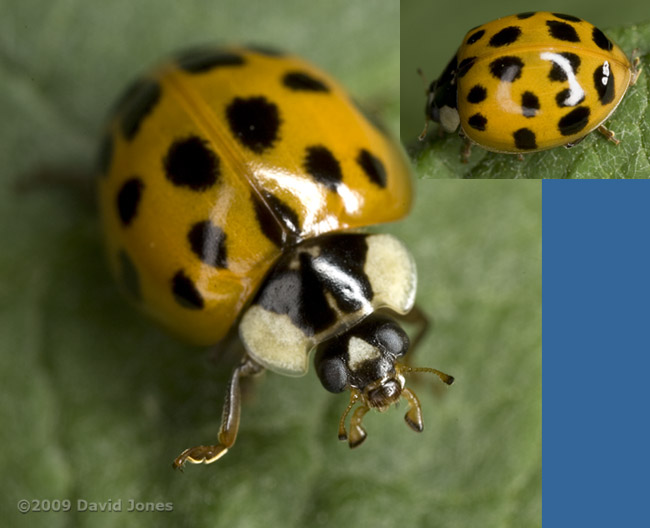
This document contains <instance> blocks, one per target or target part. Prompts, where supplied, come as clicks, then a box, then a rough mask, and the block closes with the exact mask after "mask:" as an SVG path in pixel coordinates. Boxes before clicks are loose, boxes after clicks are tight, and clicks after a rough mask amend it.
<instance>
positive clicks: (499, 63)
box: [490, 56, 524, 82]
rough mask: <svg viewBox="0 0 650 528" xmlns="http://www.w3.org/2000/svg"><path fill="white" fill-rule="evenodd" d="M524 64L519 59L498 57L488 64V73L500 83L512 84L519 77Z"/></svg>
mask: <svg viewBox="0 0 650 528" xmlns="http://www.w3.org/2000/svg"><path fill="white" fill-rule="evenodd" d="M523 67H524V62H523V61H522V60H521V59H520V58H519V57H514V56H505V57H499V58H498V59H495V60H493V61H492V62H491V63H490V73H491V74H492V75H493V76H494V77H496V78H497V79H499V80H501V81H506V82H514V81H516V80H517V79H519V77H521V70H522V68H523Z"/></svg>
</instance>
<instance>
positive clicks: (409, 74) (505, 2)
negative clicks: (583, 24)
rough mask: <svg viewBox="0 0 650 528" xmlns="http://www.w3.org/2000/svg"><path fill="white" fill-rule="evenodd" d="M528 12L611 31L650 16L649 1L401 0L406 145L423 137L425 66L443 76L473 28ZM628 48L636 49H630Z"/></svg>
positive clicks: (428, 74)
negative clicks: (551, 13) (575, 19)
mask: <svg viewBox="0 0 650 528" xmlns="http://www.w3.org/2000/svg"><path fill="white" fill-rule="evenodd" d="M525 11H555V12H559V13H566V14H570V15H574V16H578V17H580V18H584V19H585V20H588V21H589V22H591V23H592V24H594V25H596V26H598V27H600V28H601V29H604V30H606V29H607V28H611V27H613V26H619V25H630V24H640V23H643V22H649V21H650V4H648V2H647V1H645V0H620V1H616V2H612V1H611V0H562V1H561V2H558V1H554V2H549V1H540V2H535V3H530V2H516V1H514V0H494V1H492V2H477V1H473V2H460V3H459V2H436V1H431V0H402V1H401V21H400V24H401V47H400V54H401V74H400V79H401V83H400V84H401V90H400V99H401V109H402V110H401V132H400V134H401V138H402V142H403V143H404V144H405V145H411V144H413V142H414V141H417V136H418V135H419V134H420V132H421V131H422V128H423V126H424V105H425V102H426V97H425V95H424V90H425V86H424V84H423V83H422V80H421V79H420V76H419V75H418V74H417V69H418V68H422V70H423V71H424V73H425V75H426V78H427V82H428V83H430V82H431V81H433V80H434V79H436V78H437V77H438V75H439V74H440V73H441V72H442V70H443V69H444V67H445V66H446V65H447V63H448V62H449V60H450V59H451V57H452V56H453V55H454V53H456V50H457V49H458V46H459V45H460V42H461V41H462V39H463V37H464V36H465V34H466V33H467V31H469V30H470V29H471V28H473V27H475V26H478V25H480V24H483V23H485V22H488V21H490V20H494V19H495V18H499V17H501V16H506V15H512V14H515V13H522V12H525ZM626 51H627V52H628V53H629V52H631V51H632V50H626Z"/></svg>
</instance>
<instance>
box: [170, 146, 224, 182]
mask: <svg viewBox="0 0 650 528" xmlns="http://www.w3.org/2000/svg"><path fill="white" fill-rule="evenodd" d="M163 168H164V170H165V176H166V177H167V180H168V181H170V182H171V183H173V184H174V185H175V186H177V187H187V188H189V189H191V190H193V191H205V190H207V189H209V188H210V187H212V186H213V185H214V184H215V183H217V180H218V178H219V175H220V173H221V170H220V160H219V157H218V156H217V154H216V153H215V152H214V151H213V150H212V149H211V148H210V144H209V143H208V142H207V141H205V140H204V139H201V138H200V137H198V136H189V137H186V138H183V139H177V140H176V141H174V142H173V143H172V144H171V146H170V147H169V149H168V150H167V154H165V158H164V159H163Z"/></svg>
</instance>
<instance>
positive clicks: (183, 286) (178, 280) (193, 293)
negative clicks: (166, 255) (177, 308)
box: [171, 270, 204, 310]
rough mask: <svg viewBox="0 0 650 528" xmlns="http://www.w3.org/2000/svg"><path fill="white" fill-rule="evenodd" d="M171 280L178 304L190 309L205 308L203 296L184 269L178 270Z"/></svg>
mask: <svg viewBox="0 0 650 528" xmlns="http://www.w3.org/2000/svg"><path fill="white" fill-rule="evenodd" d="M171 282H172V293H173V295H174V299H176V302H177V303H178V304H180V305H181V306H182V307H183V308H189V309H190V310H201V309H202V308H203V306H204V301H203V296H202V295H201V293H200V292H199V290H198V289H197V288H196V285H195V284H194V282H192V280H191V279H190V278H189V277H188V276H187V275H185V272H184V271H183V270H179V271H177V272H176V274H175V275H174V276H173V277H172V281H171Z"/></svg>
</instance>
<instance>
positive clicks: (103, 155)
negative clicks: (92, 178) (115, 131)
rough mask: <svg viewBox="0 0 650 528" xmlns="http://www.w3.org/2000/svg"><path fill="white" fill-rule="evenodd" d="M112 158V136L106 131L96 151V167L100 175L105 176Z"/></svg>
mask: <svg viewBox="0 0 650 528" xmlns="http://www.w3.org/2000/svg"><path fill="white" fill-rule="evenodd" d="M112 160H113V136H112V135H111V134H110V133H106V135H104V138H103V139H102V142H101V143H100V145H99V151H98V152H97V168H98V170H99V174H100V176H107V175H108V171H109V169H110V167H111V161H112Z"/></svg>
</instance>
